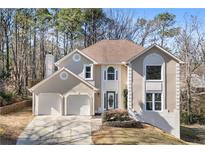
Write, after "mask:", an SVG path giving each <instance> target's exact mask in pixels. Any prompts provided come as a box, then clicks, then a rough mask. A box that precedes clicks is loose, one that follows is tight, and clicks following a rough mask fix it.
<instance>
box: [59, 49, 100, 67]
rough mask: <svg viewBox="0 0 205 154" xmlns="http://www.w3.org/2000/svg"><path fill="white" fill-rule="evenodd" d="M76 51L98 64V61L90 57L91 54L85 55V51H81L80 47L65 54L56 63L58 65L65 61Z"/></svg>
mask: <svg viewBox="0 0 205 154" xmlns="http://www.w3.org/2000/svg"><path fill="white" fill-rule="evenodd" d="M75 52H77V53H79V54H80V55H82V56H83V57H85V58H87V59H88V60H90V61H92V62H93V63H94V64H97V62H96V61H95V60H94V59H92V58H90V57H89V56H87V55H85V54H84V53H83V52H81V51H80V50H78V49H75V50H74V51H73V52H71V53H69V54H67V55H66V56H64V57H63V58H61V59H60V60H58V61H57V62H55V65H56V66H58V65H59V64H60V63H61V62H63V61H65V60H66V59H68V58H69V57H71V56H72V55H73V54H74V53H75Z"/></svg>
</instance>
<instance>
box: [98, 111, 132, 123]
mask: <svg viewBox="0 0 205 154" xmlns="http://www.w3.org/2000/svg"><path fill="white" fill-rule="evenodd" d="M129 120H131V118H130V117H129V114H128V111H127V110H122V109H115V110H109V111H106V112H104V113H103V115H102V121H103V122H106V121H129Z"/></svg>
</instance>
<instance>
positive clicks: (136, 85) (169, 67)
mask: <svg viewBox="0 0 205 154" xmlns="http://www.w3.org/2000/svg"><path fill="white" fill-rule="evenodd" d="M151 53H157V54H159V55H161V56H162V57H163V58H164V61H165V102H164V103H165V104H164V107H166V108H167V109H168V110H169V111H173V110H174V109H175V108H176V99H175V98H176V63H177V62H176V61H175V60H173V59H172V58H171V57H170V56H168V55H166V54H165V53H163V52H161V51H159V49H157V48H152V49H151V50H150V51H148V52H146V53H144V54H142V55H141V56H139V57H137V58H136V59H135V60H133V61H132V63H131V64H132V68H133V108H134V110H136V111H140V108H141V109H142V107H143V103H144V101H143V95H144V94H143V89H144V87H143V60H144V58H145V57H146V55H147V54H151Z"/></svg>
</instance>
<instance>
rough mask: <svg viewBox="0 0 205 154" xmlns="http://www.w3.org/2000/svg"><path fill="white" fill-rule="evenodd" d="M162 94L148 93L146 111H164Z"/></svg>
mask: <svg viewBox="0 0 205 154" xmlns="http://www.w3.org/2000/svg"><path fill="white" fill-rule="evenodd" d="M161 99H162V96H161V93H146V110H147V111H161V110H162V100H161Z"/></svg>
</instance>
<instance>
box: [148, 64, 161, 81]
mask: <svg viewBox="0 0 205 154" xmlns="http://www.w3.org/2000/svg"><path fill="white" fill-rule="evenodd" d="M147 66H161V79H159V80H157V79H153V80H152V79H149V80H147ZM145 80H146V81H163V64H161V65H160V64H151V65H149V64H146V65H145Z"/></svg>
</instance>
